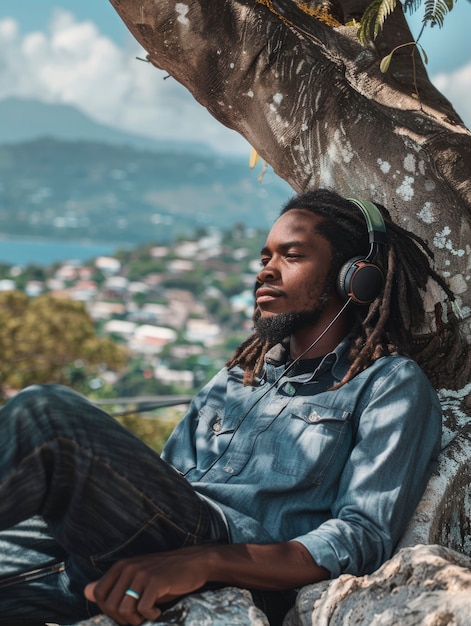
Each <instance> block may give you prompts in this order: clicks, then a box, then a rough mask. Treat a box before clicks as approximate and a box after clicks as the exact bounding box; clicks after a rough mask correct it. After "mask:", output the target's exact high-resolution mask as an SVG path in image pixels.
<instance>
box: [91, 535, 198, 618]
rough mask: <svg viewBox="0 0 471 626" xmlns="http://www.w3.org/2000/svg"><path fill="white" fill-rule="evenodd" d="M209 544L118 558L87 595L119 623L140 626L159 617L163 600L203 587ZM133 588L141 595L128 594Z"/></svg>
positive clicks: (167, 600)
mask: <svg viewBox="0 0 471 626" xmlns="http://www.w3.org/2000/svg"><path fill="white" fill-rule="evenodd" d="M205 550H206V548H204V547H201V546H196V547H192V548H184V549H181V550H176V551H173V552H162V553H160V554H149V555H145V556H138V557H133V558H130V559H125V560H123V561H118V562H117V563H115V565H113V567H111V568H110V570H109V571H108V572H107V573H106V574H105V575H104V576H103V578H101V579H100V580H99V581H97V582H94V583H90V584H89V585H87V587H86V588H85V596H86V598H87V599H88V600H91V601H92V602H95V603H96V604H98V606H99V607H100V609H101V611H102V612H103V613H105V614H106V615H108V616H109V617H111V618H112V619H113V620H114V621H115V622H117V623H118V624H132V625H133V626H139V624H142V622H143V621H145V620H155V619H157V618H158V616H159V615H160V613H161V611H160V609H159V608H158V606H159V604H163V603H165V602H169V601H170V600H174V599H175V598H178V597H180V596H183V595H186V594H188V593H191V592H192V591H195V590H196V589H199V588H200V587H202V586H203V585H204V584H205V583H206V582H207V575H206V568H205V563H204V561H205ZM127 589H132V590H133V591H135V592H136V593H137V594H139V596H140V597H139V599H135V598H133V597H132V596H129V595H126V590H127Z"/></svg>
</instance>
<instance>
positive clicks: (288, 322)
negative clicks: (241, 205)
mask: <svg viewBox="0 0 471 626" xmlns="http://www.w3.org/2000/svg"><path fill="white" fill-rule="evenodd" d="M321 220H322V218H321V217H319V216H317V215H315V214H314V213H310V212H308V211H305V210H302V209H292V210H290V211H288V212H287V213H285V214H284V215H282V216H281V217H280V218H279V219H278V220H277V221H276V222H275V224H274V226H273V228H272V229H271V231H270V233H269V234H268V238H267V240H266V243H265V246H264V247H263V249H262V252H261V264H262V269H261V270H260V272H259V274H258V275H257V283H258V285H259V286H258V288H257V290H256V302H257V311H256V315H255V320H256V321H255V327H256V330H257V331H258V332H259V334H260V335H261V336H262V337H263V338H265V339H268V340H270V341H279V340H280V339H281V338H282V337H286V336H288V335H290V334H293V333H294V332H295V331H296V330H299V329H300V328H304V327H306V326H314V325H315V324H316V323H317V322H318V321H319V319H320V318H321V316H322V311H323V310H324V306H325V303H326V301H327V297H328V296H329V295H331V294H328V293H326V285H327V277H328V275H329V271H330V264H331V248H330V243H329V242H328V241H327V240H326V239H325V238H324V237H323V236H322V235H320V234H319V233H317V225H318V224H319V222H320V221H321Z"/></svg>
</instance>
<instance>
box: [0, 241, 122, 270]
mask: <svg viewBox="0 0 471 626" xmlns="http://www.w3.org/2000/svg"><path fill="white" fill-rule="evenodd" d="M125 247H128V246H125V245H123V244H113V243H107V242H103V243H100V242H93V243H91V242H88V241H86V242H82V241H63V240H57V239H51V240H38V239H23V238H15V239H2V238H1V237H0V263H7V264H9V265H28V264H29V263H32V264H35V265H41V266H43V267H47V266H48V265H51V264H52V263H55V262H61V261H87V260H89V259H93V258H95V257H97V256H101V255H105V256H108V255H113V254H114V253H115V252H116V251H117V250H118V249H123V248H125Z"/></svg>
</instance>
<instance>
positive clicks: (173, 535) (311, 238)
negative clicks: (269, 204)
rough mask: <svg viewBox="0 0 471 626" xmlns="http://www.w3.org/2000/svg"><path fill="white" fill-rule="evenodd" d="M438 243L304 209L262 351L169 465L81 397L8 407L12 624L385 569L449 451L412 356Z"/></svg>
mask: <svg viewBox="0 0 471 626" xmlns="http://www.w3.org/2000/svg"><path fill="white" fill-rule="evenodd" d="M381 213H383V215H381ZM383 220H384V221H383ZM385 223H386V225H385ZM421 243H422V244H423V242H420V240H418V239H417V238H416V237H412V236H410V235H408V234H407V233H406V232H405V231H404V230H402V229H401V228H400V227H398V226H396V225H394V224H393V223H392V222H391V221H390V220H389V218H388V216H387V214H386V212H385V210H381V212H380V210H379V208H377V207H375V206H371V204H368V203H362V202H357V201H349V200H345V199H343V198H341V197H339V196H338V195H336V194H333V193H331V192H328V191H323V190H319V191H316V192H309V193H307V194H303V195H300V196H296V197H295V198H293V199H292V200H291V201H290V202H289V203H288V204H287V205H286V206H285V208H284V210H283V212H282V215H281V216H280V218H279V219H278V220H277V221H276V223H275V224H274V226H273V228H272V229H271V231H270V233H269V235H268V238H267V240H266V244H265V246H264V248H263V250H262V255H261V269H260V272H259V274H258V276H257V288H256V294H255V295H256V309H255V315H254V325H255V332H254V334H253V335H252V336H251V337H249V338H248V340H247V341H246V342H244V344H242V345H241V346H240V348H239V349H238V350H237V351H236V353H235V354H234V356H233V358H232V359H231V361H230V362H229V363H228V365H227V367H226V368H224V369H223V370H222V371H221V372H219V374H218V375H216V376H215V378H214V379H213V380H212V381H210V382H209V383H208V384H207V385H206V386H205V387H204V389H203V390H202V391H201V392H200V393H199V394H198V395H197V396H196V397H195V399H194V401H193V403H192V405H191V406H190V408H189V411H188V413H187V415H186V416H185V418H184V419H183V420H182V421H181V423H180V424H179V425H178V426H177V428H176V430H175V432H174V433H173V435H172V436H171V437H170V439H169V441H168V443H167V445H166V447H165V450H164V452H163V455H162V459H161V458H159V457H158V455H156V454H155V453H154V452H153V451H151V450H149V449H148V448H147V447H146V446H145V445H144V444H143V443H142V442H140V441H139V440H138V439H137V438H135V437H134V436H133V435H132V434H130V433H129V432H128V431H126V430H125V429H123V428H121V427H120V426H119V424H117V423H116V422H115V421H114V420H112V419H111V418H109V417H108V416H107V415H106V414H104V413H103V412H101V411H100V410H98V409H97V408H96V407H94V406H93V405H92V404H90V403H88V402H87V401H86V400H85V399H83V398H81V397H80V396H78V395H77V394H75V393H73V392H71V391H69V390H66V389H64V388H61V387H56V386H35V387H31V388H29V389H27V390H25V391H23V392H22V393H20V394H18V395H17V396H16V397H15V398H13V399H12V400H11V401H10V402H9V403H7V404H6V405H5V407H3V409H2V410H1V413H2V414H1V419H0V446H2V452H1V455H0V496H1V497H0V523H1V525H2V527H3V528H5V529H6V530H5V531H4V533H3V537H4V539H3V545H2V544H0V549H1V550H2V554H7V555H9V556H8V557H5V558H4V561H3V562H1V561H0V573H1V574H2V575H3V576H4V579H3V581H2V580H0V612H1V613H2V614H3V615H20V616H21V615H25V616H28V617H29V618H30V619H32V618H42V619H47V620H50V621H58V622H60V623H62V624H64V623H72V622H73V621H76V620H77V619H79V618H83V617H86V616H87V615H88V614H93V613H96V612H104V613H106V614H107V615H109V616H110V617H112V618H113V619H114V620H115V621H116V622H117V623H118V624H135V625H138V624H141V623H142V622H143V621H145V620H152V619H156V618H157V617H158V615H159V614H160V612H161V608H162V606H164V605H165V604H166V603H168V602H171V601H173V600H175V599H176V598H178V597H180V596H182V595H185V594H188V593H191V592H194V591H196V590H199V589H201V588H204V587H205V586H206V585H208V584H216V585H217V584H223V585H237V586H240V587H244V588H249V589H253V590H263V591H278V592H281V591H282V590H293V589H296V588H298V587H300V586H303V585H306V584H308V583H315V582H317V581H321V580H324V579H327V578H329V577H336V576H338V575H340V574H341V573H344V572H348V573H352V574H355V575H361V574H364V573H368V572H372V571H374V570H375V569H376V568H377V567H379V566H380V565H381V564H382V563H383V562H384V561H385V560H386V559H388V558H389V557H390V556H391V553H392V551H393V549H394V546H395V544H396V543H397V541H398V539H399V538H400V536H401V534H402V532H403V530H404V528H405V526H406V524H407V522H408V520H409V519H410V516H411V515H412V513H413V510H414V508H415V506H416V505H417V503H418V501H419V499H420V497H421V495H422V493H423V490H424V488H425V486H426V484H427V481H428V478H429V477H430V474H431V472H432V470H433V467H434V464H435V461H436V458H437V455H438V451H439V442H440V432H441V411H440V405H439V402H438V399H437V396H436V394H435V392H434V390H433V387H432V385H431V384H430V382H429V380H428V379H427V378H426V376H425V375H424V373H423V372H422V371H421V369H420V368H419V367H418V366H417V364H416V363H415V362H414V361H412V360H411V359H409V358H408V357H406V356H401V355H402V354H404V353H412V352H413V351H414V350H415V352H417V353H418V351H417V349H416V348H415V338H416V337H415V334H414V329H415V328H416V327H418V326H420V324H421V323H422V322H423V319H424V311H423V307H422V298H421V292H422V291H423V290H424V289H425V286H426V283H427V280H428V279H430V278H431V279H433V280H435V281H436V282H438V283H439V284H440V285H441V286H442V287H443V288H444V289H445V290H446V291H447V293H448V294H449V295H450V292H449V290H448V289H447V287H446V285H444V283H443V281H442V280H441V279H440V278H439V277H438V276H437V275H436V274H435V273H434V272H433V270H431V268H430V266H429V263H428V258H427V254H426V252H427V250H426V249H425V252H424V250H423V249H422V246H421ZM418 354H419V353H418ZM419 357H420V354H419ZM423 364H424V367H427V361H426V360H425V359H424V360H423ZM429 374H430V375H431V376H433V371H432V370H430V371H429ZM22 520H27V521H26V522H22ZM38 541H39V543H38ZM38 546H39V547H38ZM2 558H3V557H2ZM63 563H64V564H63ZM44 564H45V565H44ZM40 565H41V566H40ZM31 570H35V571H33V573H31ZM22 572H24V573H22ZM84 588H85V596H86V598H87V603H85V600H84V597H83V589H84ZM281 617H282V613H281V614H280V613H279V614H278V621H279V620H280V619H281ZM275 622H276V617H275V618H274V620H273V623H275Z"/></svg>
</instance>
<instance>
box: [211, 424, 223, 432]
mask: <svg viewBox="0 0 471 626" xmlns="http://www.w3.org/2000/svg"><path fill="white" fill-rule="evenodd" d="M221 428H222V426H221V422H215V423H214V424H213V430H214V432H215V433H218V432H219V431H220V430H221Z"/></svg>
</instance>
